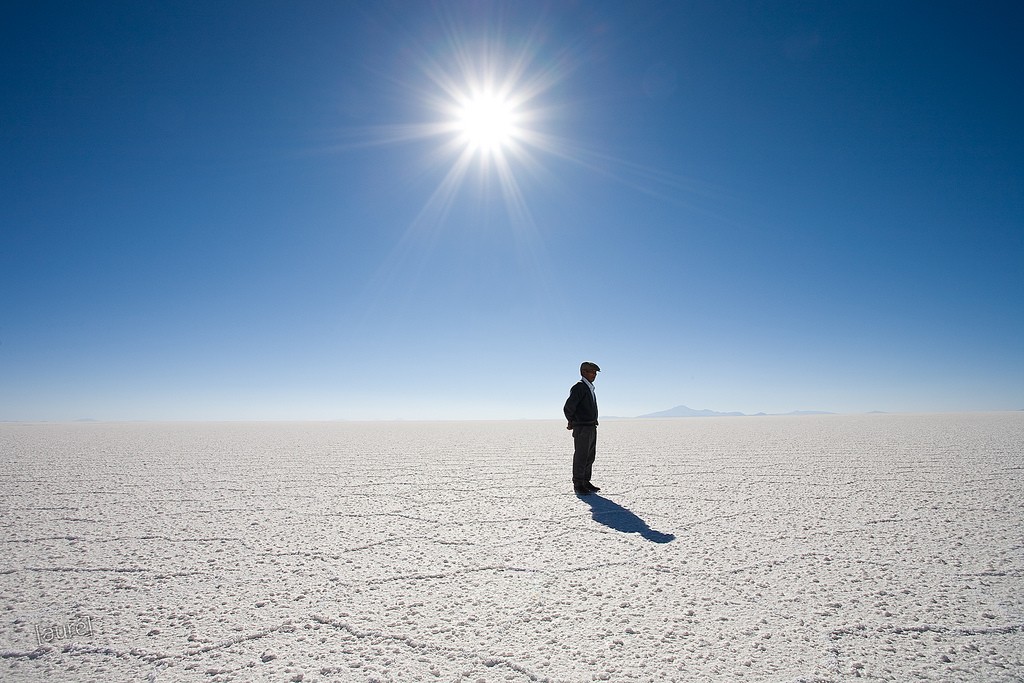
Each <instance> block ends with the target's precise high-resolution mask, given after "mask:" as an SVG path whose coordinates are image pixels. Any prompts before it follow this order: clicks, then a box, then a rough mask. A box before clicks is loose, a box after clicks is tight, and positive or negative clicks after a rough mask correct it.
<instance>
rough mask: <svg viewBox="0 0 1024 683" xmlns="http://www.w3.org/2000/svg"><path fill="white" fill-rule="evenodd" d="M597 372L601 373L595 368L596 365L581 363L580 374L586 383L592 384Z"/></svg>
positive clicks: (599, 369)
mask: <svg viewBox="0 0 1024 683" xmlns="http://www.w3.org/2000/svg"><path fill="white" fill-rule="evenodd" d="M599 372H601V368H599V367H597V363H591V362H590V361H583V363H582V364H580V374H581V375H583V377H585V378H586V380H587V381H588V382H593V381H594V380H595V379H597V373H599Z"/></svg>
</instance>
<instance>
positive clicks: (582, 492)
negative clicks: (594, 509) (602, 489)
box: [572, 484, 593, 496]
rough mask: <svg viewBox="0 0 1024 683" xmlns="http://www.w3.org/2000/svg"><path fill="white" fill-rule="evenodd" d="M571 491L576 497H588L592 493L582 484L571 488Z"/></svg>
mask: <svg viewBox="0 0 1024 683" xmlns="http://www.w3.org/2000/svg"><path fill="white" fill-rule="evenodd" d="M572 490H573V491H575V492H576V495H577V496H589V495H590V494H591V493H593V491H591V490H590V489H588V488H587V487H586V486H584V485H582V484H581V485H579V486H573V487H572Z"/></svg>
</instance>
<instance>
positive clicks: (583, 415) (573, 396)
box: [562, 380, 597, 427]
mask: <svg viewBox="0 0 1024 683" xmlns="http://www.w3.org/2000/svg"><path fill="white" fill-rule="evenodd" d="M562 411H563V412H564V413H565V419H566V420H568V421H569V424H570V425H572V426H573V427H584V426H590V425H592V426H595V427H596V426H597V401H595V400H594V394H593V393H591V391H590V387H588V386H587V385H586V383H585V382H584V381H583V380H580V381H579V382H576V384H574V385H572V389H569V398H568V399H567V400H566V402H565V407H564V408H563V409H562Z"/></svg>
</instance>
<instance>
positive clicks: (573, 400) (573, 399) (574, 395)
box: [562, 383, 583, 429]
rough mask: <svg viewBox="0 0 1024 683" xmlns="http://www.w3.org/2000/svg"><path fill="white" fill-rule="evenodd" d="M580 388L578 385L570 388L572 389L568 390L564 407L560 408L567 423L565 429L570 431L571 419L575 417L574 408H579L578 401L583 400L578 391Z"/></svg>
mask: <svg viewBox="0 0 1024 683" xmlns="http://www.w3.org/2000/svg"><path fill="white" fill-rule="evenodd" d="M580 388H581V385H580V384H579V383H576V384H574V385H573V386H572V389H570V390H569V398H568V399H566V401H565V407H564V408H562V412H564V413H565V419H566V421H568V423H569V425H568V426H567V427H566V429H572V423H573V418H575V417H576V407H577V406H579V404H580V399H581V398H583V396H582V394H581V392H580V391H579V390H580Z"/></svg>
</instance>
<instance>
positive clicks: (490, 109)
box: [457, 94, 516, 152]
mask: <svg viewBox="0 0 1024 683" xmlns="http://www.w3.org/2000/svg"><path fill="white" fill-rule="evenodd" d="M457 121H458V128H459V131H460V134H461V135H462V138H463V140H464V141H465V143H466V145H468V146H469V147H470V148H471V149H472V150H474V151H481V152H499V151H501V150H502V149H503V148H504V147H506V146H507V145H508V144H509V143H510V142H512V140H513V139H514V138H515V135H516V111H515V108H514V107H513V106H512V104H511V103H510V102H509V101H508V100H506V99H503V98H502V97H499V96H497V95H492V94H481V95H476V96H474V97H472V98H470V99H468V100H467V101H466V102H464V103H463V104H462V106H461V108H460V109H459V112H458V119H457Z"/></svg>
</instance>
